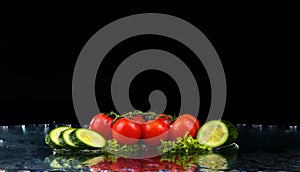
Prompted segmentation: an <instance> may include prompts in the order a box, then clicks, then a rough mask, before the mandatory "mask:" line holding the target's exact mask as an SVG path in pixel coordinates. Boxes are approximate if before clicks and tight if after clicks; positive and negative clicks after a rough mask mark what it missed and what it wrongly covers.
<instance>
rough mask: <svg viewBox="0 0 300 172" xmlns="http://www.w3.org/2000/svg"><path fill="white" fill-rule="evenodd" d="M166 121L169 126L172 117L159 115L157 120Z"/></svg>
mask: <svg viewBox="0 0 300 172" xmlns="http://www.w3.org/2000/svg"><path fill="white" fill-rule="evenodd" d="M161 118H162V119H166V120H165V122H166V124H167V125H168V124H169V123H170V122H171V120H172V119H171V118H172V117H171V116H170V115H166V114H159V115H157V117H156V119H161Z"/></svg>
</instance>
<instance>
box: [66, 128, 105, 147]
mask: <svg viewBox="0 0 300 172" xmlns="http://www.w3.org/2000/svg"><path fill="white" fill-rule="evenodd" d="M70 139H71V141H72V142H73V143H74V144H75V145H76V146H79V147H81V148H94V149H98V148H103V147H104V146H105V144H106V140H105V138H104V137H103V136H102V135H101V134H99V133H98V132H96V131H93V130H90V129H86V128H79V129H76V130H75V131H73V132H72V133H71V134H70Z"/></svg>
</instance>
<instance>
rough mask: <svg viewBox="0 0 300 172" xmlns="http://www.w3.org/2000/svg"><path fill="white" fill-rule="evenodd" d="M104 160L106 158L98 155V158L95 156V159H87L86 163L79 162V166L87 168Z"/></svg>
mask: <svg viewBox="0 0 300 172" xmlns="http://www.w3.org/2000/svg"><path fill="white" fill-rule="evenodd" d="M105 158H106V157H105V156H104V155H100V156H97V157H93V158H90V159H87V160H86V161H83V162H81V165H87V166H92V165H96V164H98V163H99V162H102V161H104V160H105Z"/></svg>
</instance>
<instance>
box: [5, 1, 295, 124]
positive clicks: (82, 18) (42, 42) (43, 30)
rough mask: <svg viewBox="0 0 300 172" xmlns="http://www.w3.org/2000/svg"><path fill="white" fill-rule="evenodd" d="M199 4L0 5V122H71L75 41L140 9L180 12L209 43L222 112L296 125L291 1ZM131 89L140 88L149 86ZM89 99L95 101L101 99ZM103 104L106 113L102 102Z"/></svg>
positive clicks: (227, 116)
mask: <svg viewBox="0 0 300 172" xmlns="http://www.w3.org/2000/svg"><path fill="white" fill-rule="evenodd" d="M204 9H207V7H205V6H198V7H196V8H195V7H193V8H184V7H177V8H175V7H174V8H173V7H168V8H157V7H143V8H142V7H141V8H133V7H132V8H122V9H121V10H120V9H116V8H113V7H112V8H109V7H106V6H101V7H99V6H98V7H97V8H93V9H92V8H86V9H85V10H82V8H77V9H74V8H67V7H64V8H63V7H62V8H58V7H53V8H52V7H51V8H30V9H29V8H22V9H20V8H18V9H17V8H8V7H7V8H6V7H1V10H0V26H1V27H0V78H1V81H0V124H1V125H6V124H26V123H51V122H53V121H55V122H58V123H76V122H77V119H76V115H75V112H74V109H73V104H72V75H73V69H74V66H75V63H76V59H77V57H78V55H79V53H80V51H81V49H82V47H83V46H84V44H85V43H86V42H87V41H88V39H89V38H90V37H91V36H92V35H93V34H94V33H95V32H96V31H98V30H99V29H101V28H102V27H103V26H105V25H106V24H109V23H110V22H112V21H114V20H117V19H119V18H122V17H125V16H128V15H132V14H137V13H144V12H159V13H166V14H170V15H174V16H177V17H179V18H182V19H184V20H186V21H188V22H190V23H192V24H193V25H195V26H196V27H198V28H199V29H200V30H201V31H202V32H203V33H204V34H205V35H206V36H207V37H208V39H209V40H210V41H211V43H212V44H213V46H214V47H215V49H216V51H217V52H218V54H219V57H220V59H221V61H222V63H223V67H224V70H225V73H226V78H227V87H228V96H227V104H226V109H225V112H224V116H223V118H225V119H228V120H230V121H232V122H234V123H257V124H258V123H262V124H297V123H298V121H299V120H300V115H299V110H298V107H299V96H300V94H299V86H300V84H299V82H298V80H299V76H298V73H299V67H298V66H299V63H298V62H297V59H298V58H299V51H298V50H299V39H298V38H299V37H298V32H299V27H298V26H297V23H298V21H299V17H297V16H298V15H297V14H296V13H297V12H296V11H295V9H293V8H292V5H291V6H281V4H279V5H278V6H277V7H270V6H264V7H262V8H258V7H251V8H248V9H245V8H244V7H243V8H242V7H241V8H233V9H225V10H222V11H218V10H214V11H213V10H211V11H210V10H207V11H205V12H204ZM153 41H155V40H153ZM150 42H151V41H150ZM152 44H153V42H152ZM153 45H154V44H153ZM149 46H151V45H150V44H149ZM167 47H169V48H170V47H172V46H171V45H170V46H167ZM107 68H109V67H107ZM98 73H99V71H98ZM144 75H145V76H146V75H147V73H146V74H144ZM106 77H107V76H106ZM148 77H149V79H150V78H151V75H149V74H148ZM141 78H144V77H141ZM101 79H103V80H105V79H106V78H105V76H104V78H103V77H102V78H100V77H99V75H98V79H97V82H98V85H99V80H101ZM152 79H155V77H153V76H152ZM158 83H162V84H161V85H163V86H162V87H161V89H165V88H171V90H172V89H173V90H176V87H174V86H171V85H167V84H166V83H163V79H161V80H159V79H158ZM170 83H172V82H171V81H170ZM99 87H100V86H99ZM105 88H106V89H108V88H109V87H105ZM134 88H135V89H137V90H138V89H139V88H142V89H141V90H144V89H145V88H148V89H149V88H152V86H149V85H148V86H147V85H146V84H144V85H143V86H135V87H134ZM96 91H97V92H98V91H99V90H96ZM131 94H134V93H131ZM168 94H169V93H168ZM177 94H178V93H174V95H175V97H176V95H177ZM139 95H140V94H139ZM133 96H134V95H133ZM177 97H178V96H177ZM97 100H98V103H99V102H101V100H102V98H101V97H97ZM201 101H206V102H207V101H208V100H201ZM146 103H147V102H146ZM175 105H176V103H175V104H174V109H176V108H177V107H175ZM141 106H142V105H139V107H141ZM145 106H147V105H145ZM141 108H142V107H141ZM103 110H104V111H110V106H106V108H104V109H103ZM204 111H205V110H204Z"/></svg>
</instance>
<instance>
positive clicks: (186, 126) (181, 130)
mask: <svg viewBox="0 0 300 172" xmlns="http://www.w3.org/2000/svg"><path fill="white" fill-rule="evenodd" d="M186 132H189V135H190V136H192V137H193V138H195V137H196V134H197V126H196V123H195V122H194V121H193V120H192V119H189V118H177V119H176V120H175V121H174V122H173V123H172V124H171V127H170V136H171V139H172V140H177V138H178V137H181V138H182V139H183V137H184V135H185V133H186Z"/></svg>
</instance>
